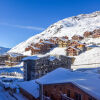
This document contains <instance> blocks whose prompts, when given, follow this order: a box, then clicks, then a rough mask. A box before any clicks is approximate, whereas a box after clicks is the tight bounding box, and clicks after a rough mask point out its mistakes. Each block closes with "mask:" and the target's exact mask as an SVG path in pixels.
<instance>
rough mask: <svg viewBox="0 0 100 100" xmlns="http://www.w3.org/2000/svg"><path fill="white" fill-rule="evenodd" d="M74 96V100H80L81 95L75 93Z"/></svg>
mask: <svg viewBox="0 0 100 100" xmlns="http://www.w3.org/2000/svg"><path fill="white" fill-rule="evenodd" d="M74 96H75V100H82V95H81V94H79V93H76V92H75V94H74Z"/></svg>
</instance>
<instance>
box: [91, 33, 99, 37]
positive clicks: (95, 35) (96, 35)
mask: <svg viewBox="0 0 100 100" xmlns="http://www.w3.org/2000/svg"><path fill="white" fill-rule="evenodd" d="M92 37H93V38H100V33H95V34H93V35H92Z"/></svg>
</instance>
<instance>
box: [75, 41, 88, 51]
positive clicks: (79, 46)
mask: <svg viewBox="0 0 100 100" xmlns="http://www.w3.org/2000/svg"><path fill="white" fill-rule="evenodd" d="M75 48H78V49H80V50H81V51H86V50H87V48H86V44H84V43H81V42H79V44H77V45H76V46H75Z"/></svg>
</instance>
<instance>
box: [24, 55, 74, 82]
mask: <svg viewBox="0 0 100 100" xmlns="http://www.w3.org/2000/svg"><path fill="white" fill-rule="evenodd" d="M23 61H24V80H25V81H28V80H33V79H37V78H39V77H41V76H43V75H45V74H46V73H48V72H51V71H53V70H54V69H56V68H58V67H64V68H67V69H70V68H71V62H72V58H69V57H65V56H59V58H57V57H50V56H46V57H40V58H38V59H37V57H36V59H26V60H23Z"/></svg>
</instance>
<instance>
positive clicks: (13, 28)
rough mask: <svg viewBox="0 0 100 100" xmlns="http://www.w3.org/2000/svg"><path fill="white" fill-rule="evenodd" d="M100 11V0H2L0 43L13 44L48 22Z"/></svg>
mask: <svg viewBox="0 0 100 100" xmlns="http://www.w3.org/2000/svg"><path fill="white" fill-rule="evenodd" d="M94 11H100V0H0V46H3V47H9V48H12V47H14V46H16V45H17V44H19V43H20V42H23V41H25V40H27V39H28V38H29V37H31V36H33V35H35V34H38V33H40V32H42V31H43V30H45V29H46V28H47V27H48V26H49V25H51V24H53V23H55V22H57V21H59V20H61V19H64V18H67V17H71V16H76V15H78V14H87V13H92V12H94Z"/></svg>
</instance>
